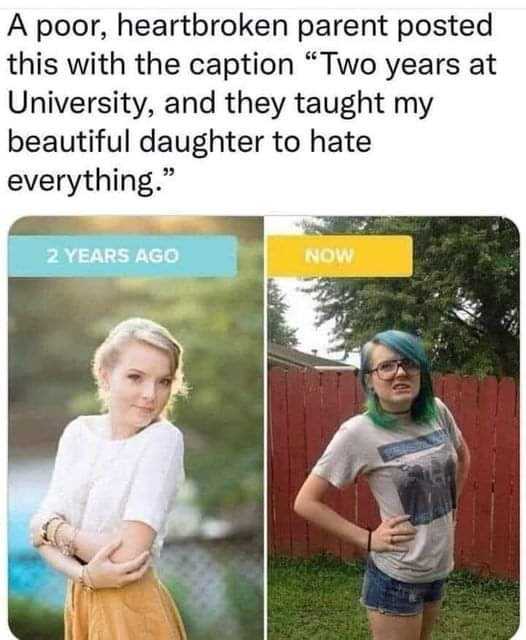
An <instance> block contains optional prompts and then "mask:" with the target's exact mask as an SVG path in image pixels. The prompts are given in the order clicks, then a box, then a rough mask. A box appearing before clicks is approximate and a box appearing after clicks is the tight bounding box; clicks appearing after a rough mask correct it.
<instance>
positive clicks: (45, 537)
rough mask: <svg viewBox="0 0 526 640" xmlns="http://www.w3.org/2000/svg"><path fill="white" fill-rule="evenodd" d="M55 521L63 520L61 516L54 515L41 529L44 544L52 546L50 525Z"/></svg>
mask: <svg viewBox="0 0 526 640" xmlns="http://www.w3.org/2000/svg"><path fill="white" fill-rule="evenodd" d="M54 520H62V518H61V517H60V516H57V515H53V516H51V517H50V518H48V519H47V520H46V521H45V522H44V523H43V524H42V527H41V528H40V535H41V537H42V540H43V542H44V544H52V541H51V538H50V527H49V525H50V524H51V523H52V522H53V521H54Z"/></svg>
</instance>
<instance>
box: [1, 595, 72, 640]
mask: <svg viewBox="0 0 526 640" xmlns="http://www.w3.org/2000/svg"><path fill="white" fill-rule="evenodd" d="M9 628H10V629H11V633H12V634H13V635H14V636H15V637H16V638H18V640H62V638H64V615H63V613H62V611H61V610H58V609H52V608H50V607H46V606H44V605H41V604H40V603H37V602H34V601H33V600H31V599H30V598H13V597H11V598H9Z"/></svg>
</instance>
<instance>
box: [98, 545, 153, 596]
mask: <svg viewBox="0 0 526 640" xmlns="http://www.w3.org/2000/svg"><path fill="white" fill-rule="evenodd" d="M121 544H122V540H120V539H118V540H114V541H113V542H111V543H110V544H107V545H106V546H104V547H102V549H101V550H100V551H98V552H97V553H96V554H95V555H94V556H93V558H92V559H91V560H90V562H89V563H88V564H87V565H86V569H87V574H88V579H89V582H90V586H92V587H93V588H94V589H112V588H118V587H123V586H124V585H126V584H129V583H130V582H135V580H139V578H142V576H143V575H144V574H145V573H146V571H147V570H148V568H149V567H150V553H149V552H148V551H145V552H144V553H141V554H139V555H138V556H137V557H136V558H134V559H133V560H129V561H128V562H112V561H111V560H110V556H111V555H112V553H113V552H114V551H116V550H117V549H118V548H119V547H120V546H121Z"/></svg>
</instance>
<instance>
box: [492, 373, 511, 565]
mask: <svg viewBox="0 0 526 640" xmlns="http://www.w3.org/2000/svg"><path fill="white" fill-rule="evenodd" d="M514 418H515V385H514V384H513V380H511V379H510V378H503V379H502V380H500V382H499V397H498V406H497V416H496V433H497V447H496V452H495V453H496V455H495V491H494V509H493V549H492V551H493V553H492V568H493V570H494V572H495V573H496V574H497V575H500V576H503V577H507V576H509V573H510V566H509V558H510V512H511V509H512V503H511V488H512V487H511V485H512V478H511V469H512V462H511V461H512V458H513V456H514V455H515V451H516V450H517V443H516V437H515V432H514Z"/></svg>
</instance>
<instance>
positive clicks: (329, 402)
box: [321, 371, 342, 557]
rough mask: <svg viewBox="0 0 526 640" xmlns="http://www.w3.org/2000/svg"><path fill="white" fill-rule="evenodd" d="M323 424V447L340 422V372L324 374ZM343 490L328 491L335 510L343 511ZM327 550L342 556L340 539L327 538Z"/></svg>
mask: <svg viewBox="0 0 526 640" xmlns="http://www.w3.org/2000/svg"><path fill="white" fill-rule="evenodd" d="M321 390H322V425H323V449H325V447H326V446H327V444H328V443H329V442H330V440H331V438H332V436H333V435H334V433H335V432H336V430H337V428H338V426H339V424H338V418H339V414H338V374H337V373H335V372H334V371H327V372H325V373H324V374H323V376H322V385H321ZM341 501H342V498H341V492H340V491H338V490H337V489H335V488H332V487H331V488H330V489H329V491H328V492H327V504H328V505H329V506H330V507H331V508H332V509H334V510H335V511H338V512H340V511H341ZM327 551H330V552H331V553H333V554H334V555H336V556H339V557H341V545H340V541H339V540H338V539H336V538H335V537H334V536H328V538H327Z"/></svg>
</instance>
